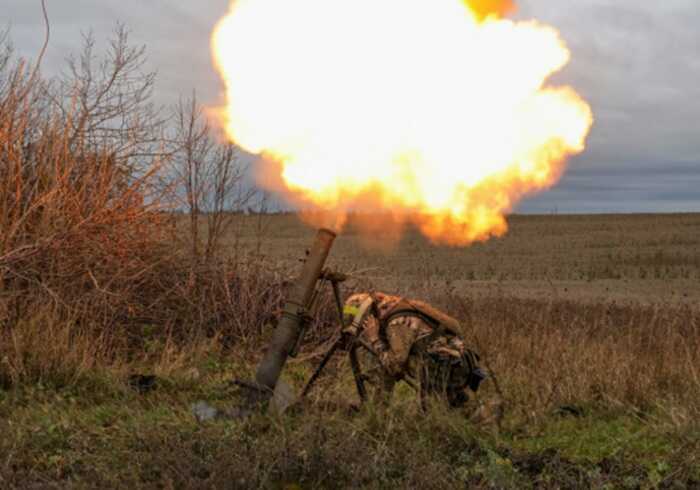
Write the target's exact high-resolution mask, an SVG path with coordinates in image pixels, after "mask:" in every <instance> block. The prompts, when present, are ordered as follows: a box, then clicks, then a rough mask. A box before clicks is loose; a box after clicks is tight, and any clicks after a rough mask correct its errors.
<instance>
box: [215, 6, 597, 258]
mask: <svg viewBox="0 0 700 490" xmlns="http://www.w3.org/2000/svg"><path fill="white" fill-rule="evenodd" d="M512 8H513V4H512V2H510V1H506V0H470V1H468V2H464V1H462V0H353V1H341V0H295V1H293V2H291V1H289V0H235V1H234V2H233V3H232V4H231V7H230V9H229V12H228V14H227V15H226V16H225V17H224V18H223V19H222V20H221V21H220V22H219V24H218V25H217V27H216V29H215V31H214V33H213V36H212V49H213V56H214V60H215V64H216V66H217V68H218V70H219V72H220V74H221V76H222V78H223V81H224V84H225V87H226V106H225V108H224V109H223V111H222V112H223V120H224V125H225V128H226V132H227V134H228V136H229V137H230V138H231V139H232V140H233V141H235V142H236V143H237V144H238V145H240V146H241V147H242V148H244V149H246V150H247V151H249V152H252V153H255V154H260V155H261V156H262V157H263V160H264V161H267V162H274V164H272V165H270V164H268V165H263V166H262V167H261V169H262V170H261V171H260V172H259V174H260V175H259V179H260V183H261V184H262V185H263V186H268V187H273V188H274V189H275V190H277V191H278V192H281V193H282V194H283V195H284V196H285V197H287V198H288V199H289V200H290V201H292V202H294V203H297V204H300V205H306V207H307V208H308V207H309V206H311V207H312V208H313V209H317V210H323V211H326V212H329V213H331V214H332V215H333V216H335V217H336V223H335V224H336V225H337V227H341V226H342V224H343V222H344V218H345V216H346V215H347V214H348V213H351V212H352V211H354V210H367V209H369V210H372V211H378V212H381V213H378V215H380V214H382V213H384V214H386V213H389V214H391V215H393V217H394V219H399V220H400V221H401V222H404V223H412V224H414V225H415V226H417V227H418V228H419V229H420V230H421V231H422V232H423V233H424V234H425V235H426V236H428V237H429V238H431V239H432V240H433V241H435V242H438V243H447V244H452V245H466V244H469V243H471V242H473V241H475V240H485V239H487V238H489V237H490V236H500V235H502V234H503V233H505V232H506V230H507V225H506V220H505V215H506V214H507V213H508V212H510V211H512V209H513V207H514V206H515V204H517V202H518V201H519V200H520V199H522V198H523V197H524V196H525V195H527V194H530V193H534V192H537V191H540V190H543V189H546V188H549V187H551V186H553V185H554V184H555V183H556V182H557V181H558V179H559V178H560V177H561V175H562V173H563V171H564V167H565V162H566V160H567V158H568V157H570V156H571V155H574V154H577V153H580V152H582V151H583V150H584V147H585V140H586V137H587V135H588V133H589V130H590V127H591V125H592V121H593V117H592V113H591V109H590V107H589V106H588V104H587V103H586V102H585V101H584V100H583V99H582V98H581V97H580V96H579V95H578V94H577V93H576V92H575V91H574V90H573V89H572V88H569V87H554V86H551V85H549V84H548V83H547V81H548V79H549V77H550V76H551V75H552V74H554V73H556V72H557V71H559V70H561V69H562V68H563V67H564V66H565V65H566V64H567V63H568V62H569V59H570V52H569V50H568V49H567V47H566V45H565V43H564V41H563V40H562V39H561V37H560V35H559V34H558V32H557V31H556V30H555V29H554V28H553V27H550V26H547V25H544V24H541V23H539V22H537V21H527V22H515V21H513V20H509V19H506V18H504V17H503V16H504V15H505V14H507V13H508V12H510V11H511V10H512Z"/></svg>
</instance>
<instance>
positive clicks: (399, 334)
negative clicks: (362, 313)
mask: <svg viewBox="0 0 700 490" xmlns="http://www.w3.org/2000/svg"><path fill="white" fill-rule="evenodd" d="M367 297H368V294H365V293H362V294H355V295H353V296H351V297H350V298H349V299H348V301H347V302H346V307H348V306H349V307H350V308H352V307H353V306H357V305H359V304H361V303H362V302H363V301H364V300H365V299H366V298H367ZM372 298H373V300H374V309H373V313H372V314H370V315H368V317H367V319H366V320H365V323H364V325H363V327H364V328H363V331H362V334H361V335H362V336H363V337H364V340H366V341H367V343H369V344H370V345H371V346H372V348H373V349H374V351H375V353H376V354H377V356H378V358H379V362H380V363H381V365H382V367H383V369H384V370H385V371H386V372H387V374H389V375H391V376H392V377H395V378H401V377H403V376H404V375H406V374H408V375H410V376H412V377H413V378H416V379H417V378H418V373H417V372H416V371H417V369H418V368H417V362H414V361H419V360H418V359H412V358H415V357H416V356H417V355H419V354H418V352H417V350H418V349H414V347H415V346H417V345H421V349H420V354H421V355H422V354H428V355H430V354H432V355H435V356H438V357H439V358H443V359H446V360H447V359H450V358H452V359H454V360H455V361H458V360H459V359H461V358H462V356H463V355H464V353H465V346H464V341H463V340H462V339H461V338H460V336H459V335H456V334H455V333H454V332H442V333H441V332H436V330H435V329H436V327H437V325H436V323H435V322H433V321H431V320H430V319H429V318H428V317H427V316H425V315H421V314H419V313H418V312H414V311H411V309H410V308H401V303H402V302H403V301H404V300H403V299H402V298H401V297H398V296H391V295H387V294H382V293H373V294H372ZM397 307H398V308H397ZM397 309H398V311H397ZM350 311H352V310H350ZM436 334H437V335H436ZM421 343H422V344H421ZM412 354H413V355H412Z"/></svg>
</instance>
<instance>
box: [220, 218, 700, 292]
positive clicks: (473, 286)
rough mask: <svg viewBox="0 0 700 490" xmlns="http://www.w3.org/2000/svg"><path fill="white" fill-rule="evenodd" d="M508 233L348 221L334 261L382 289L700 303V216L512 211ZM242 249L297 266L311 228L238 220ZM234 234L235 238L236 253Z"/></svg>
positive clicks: (289, 221)
mask: <svg viewBox="0 0 700 490" xmlns="http://www.w3.org/2000/svg"><path fill="white" fill-rule="evenodd" d="M508 221H509V225H510V230H509V232H508V234H507V235H506V236H504V237H502V238H493V239H491V240H489V241H488V242H485V243H476V244H474V245H472V246H471V247H467V248H453V247H444V246H436V245H433V244H431V243H430V242H429V241H428V240H427V239H425V238H423V237H422V236H421V235H420V234H419V233H417V232H416V231H414V230H407V231H406V233H405V234H403V236H402V237H401V238H400V239H399V240H398V241H395V240H393V236H373V237H367V236H364V235H362V234H360V233H359V231H358V229H357V227H355V226H353V224H352V222H351V223H350V225H349V226H348V227H346V229H345V230H344V231H343V232H342V233H341V234H340V236H339V238H338V239H337V240H336V243H335V245H334V248H333V250H332V252H331V258H330V263H331V266H333V267H337V268H339V269H340V270H343V271H355V275H356V276H357V277H358V278H362V279H366V280H368V281H369V282H371V283H372V284H373V285H376V287H378V288H384V289H387V290H391V291H395V292H397V293H399V294H410V292H411V290H415V289H416V288H417V289H418V290H422V289H423V288H424V287H425V286H426V285H429V286H430V287H431V288H440V289H445V288H450V289H453V290H456V291H458V292H460V293H464V294H466V295H472V296H473V295H477V296H478V295H486V296H494V295H499V296H500V295H503V294H506V295H508V296H515V297H522V298H537V299H566V300H573V301H585V302H611V301H616V302H633V303H641V304H687V305H691V306H697V305H699V304H700V214H676V215H576V216H513V217H510V218H509V220H508ZM233 234H236V235H237V236H239V240H238V241H239V246H240V247H241V248H244V249H246V250H259V251H260V253H262V254H264V255H265V256H267V257H268V258H269V259H270V260H271V261H273V262H277V263H281V264H285V265H287V266H289V267H296V265H295V262H296V261H297V260H298V259H299V258H300V256H301V254H302V253H303V250H305V248H306V247H308V246H309V244H310V243H311V240H312V239H313V234H314V228H313V227H311V226H308V225H306V224H304V223H303V222H302V221H300V219H299V218H298V217H297V216H296V215H274V216H266V217H255V216H250V217H242V218H240V219H239V221H238V222H237V223H236V226H234V227H233V228H232V235H233ZM236 242H237V241H236V240H234V239H233V238H232V237H231V238H229V249H230V250H231V253H233V252H234V250H235V249H236Z"/></svg>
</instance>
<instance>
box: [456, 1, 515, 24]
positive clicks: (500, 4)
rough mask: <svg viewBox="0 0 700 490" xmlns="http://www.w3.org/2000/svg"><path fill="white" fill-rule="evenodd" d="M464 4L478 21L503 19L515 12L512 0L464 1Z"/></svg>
mask: <svg viewBox="0 0 700 490" xmlns="http://www.w3.org/2000/svg"><path fill="white" fill-rule="evenodd" d="M465 3H466V4H467V7H468V8H469V9H471V11H472V12H474V15H475V16H476V18H477V20H479V21H483V20H484V19H486V18H488V17H492V16H493V17H497V18H498V17H505V16H506V15H508V14H510V13H512V12H514V11H515V3H514V2H513V0H465Z"/></svg>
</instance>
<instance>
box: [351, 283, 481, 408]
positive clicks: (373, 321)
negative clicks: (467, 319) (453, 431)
mask: <svg viewBox="0 0 700 490" xmlns="http://www.w3.org/2000/svg"><path fill="white" fill-rule="evenodd" d="M343 313H344V315H345V316H346V322H345V324H346V325H351V328H356V329H357V332H356V334H357V335H358V336H359V338H360V340H361V341H362V343H363V345H365V346H366V347H367V349H368V350H370V351H371V353H372V355H371V358H372V359H373V360H374V361H373V363H374V367H373V368H372V369H371V370H370V371H369V372H367V373H365V376H364V378H365V379H367V380H368V381H369V382H371V383H372V384H374V385H375V387H376V388H375V393H376V394H378V395H379V396H380V397H381V398H383V399H384V400H385V401H386V400H388V398H389V397H390V396H391V393H392V391H393V389H394V385H395V384H396V383H397V382H398V381H401V380H404V381H406V382H408V383H410V384H412V385H413V386H414V387H416V388H417V389H418V390H419V392H420V399H421V405H422V406H423V407H425V400H426V397H427V396H439V397H442V398H443V399H444V400H446V401H447V402H448V403H449V405H450V406H451V407H455V408H456V407H462V406H464V404H465V402H466V401H467V400H468V394H467V391H468V390H471V391H474V392H475V391H477V390H478V389H479V384H480V383H481V382H482V381H483V380H484V379H485V377H486V373H485V372H484V371H483V370H482V369H481V368H480V367H479V365H478V362H479V356H478V355H477V354H476V353H474V352H473V351H471V350H469V349H467V348H466V347H465V345H464V340H463V339H462V337H461V334H460V329H461V327H460V324H459V322H458V321H457V320H456V319H454V318H452V317H451V316H449V315H447V314H445V313H443V312H442V311H440V310H438V309H436V308H434V307H432V306H430V305H429V304H427V303H425V302H422V301H417V300H407V299H405V298H401V297H398V296H390V295H387V294H383V293H378V292H375V293H361V294H355V295H352V296H351V297H350V298H348V300H347V301H346V303H345V307H344V311H343ZM353 322H354V323H353ZM358 323H359V324H358ZM353 326H354V327H353ZM416 385H417V386H416Z"/></svg>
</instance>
